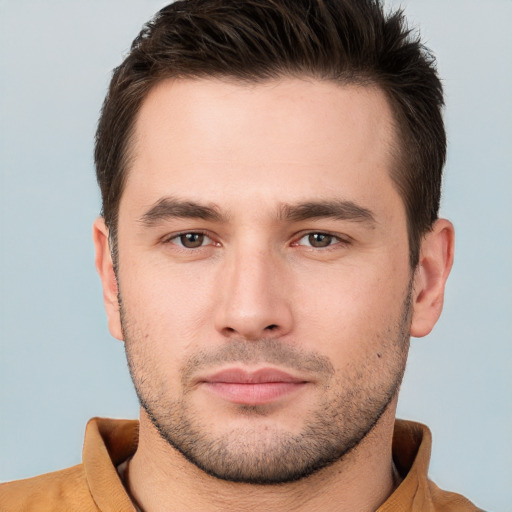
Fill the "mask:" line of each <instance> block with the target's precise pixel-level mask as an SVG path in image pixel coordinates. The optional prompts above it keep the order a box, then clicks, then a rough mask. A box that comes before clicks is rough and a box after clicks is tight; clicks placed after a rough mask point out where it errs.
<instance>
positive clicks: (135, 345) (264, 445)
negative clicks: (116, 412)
mask: <svg viewBox="0 0 512 512" xmlns="http://www.w3.org/2000/svg"><path fill="white" fill-rule="evenodd" d="M120 304H121V319H122V325H123V333H124V339H125V349H126V355H127V360H128V366H129V369H130V374H131V377H132V380H133V382H134V385H135V390H136V392H137V396H138V398H139V402H140V404H141V407H142V408H143V409H144V410H145V412H146V414H147V416H148V417H149V418H150V420H151V422H152V423H153V425H154V427H155V428H156V429H157V431H158V432H159V434H160V436H161V437H162V438H163V439H164V440H165V441H166V442H167V443H169V445H170V446H172V447H173V448H175V449H176V450H178V451H179V452H180V453H181V454H182V455H183V456H184V457H185V458H186V459H187V460H188V461H189V462H191V463H192V464H194V465H195V466H196V467H198V468H199V469H201V470H202V471H204V472H205V473H207V474H209V475H211V476H213V477H216V478H219V479H222V480H226V481H230V482H241V483H248V484H256V485H275V484H283V483H289V482H294V481H297V480H300V479H302V478H305V477H308V476H310V475H311V474H313V473H316V472H318V471H319V470H320V469H322V468H324V467H326V466H329V465H331V464H333V463H335V462H337V461H340V460H344V459H347V458H348V455H349V454H350V453H351V452H352V451H353V449H354V448H355V447H356V446H358V445H359V444H360V443H361V441H363V440H364V439H365V438H366V437H367V436H368V434H369V433H370V432H371V431H372V430H373V428H374V427H375V425H376V424H377V422H378V421H379V419H380V418H381V417H382V415H383V414H384V412H385V411H386V409H387V408H388V407H389V405H390V403H391V402H392V401H393V399H394V398H395V397H396V396H397V394H398V391H399V388H400V384H401V382H402V378H403V374H404V371H405V364H406V359H407V353H408V348H409V338H410V334H409V332H410V321H411V320H410V319H411V290H410V288H409V291H408V294H407V296H406V298H405V301H404V305H403V308H402V312H401V315H400V317H399V319H397V321H396V323H395V325H393V326H392V327H390V328H389V329H387V330H386V332H384V333H381V334H380V335H379V336H378V337H379V338H381V340H379V345H378V346H379V350H380V351H381V352H382V354H379V355H378V356H377V355H376V354H371V356H369V357H368V359H367V360H366V361H365V363H364V364H362V365H359V367H358V368H350V369H349V370H348V371H346V372H344V374H343V375H339V374H336V372H335V371H334V367H333V366H332V363H331V362H330V360H329V359H328V358H326V357H325V356H322V355H319V354H317V353H310V352H307V353H305V352H302V351H299V350H298V349H296V348H294V347H291V346H290V345H285V344H283V343H280V342H279V340H275V339H269V340H265V339H262V340H259V341H249V342H248V341H243V340H232V341H227V342H226V344H225V345H224V346H223V347H222V348H220V349H218V350H216V351H214V352H208V353H200V354H196V355H195V356H193V357H191V358H190V359H189V360H188V361H187V363H186V364H185V365H184V366H183V368H182V382H183V383H185V382H187V376H188V375H190V374H191V373H192V372H194V371H196V370H197V369H199V368H201V367H205V368H208V367H211V366H212V365H214V364H215V363H219V362H234V363H242V364H257V363H260V362H264V363H267V364H275V365H284V366H285V367H287V368H292V369H296V370H298V371H301V370H305V369H307V370H309V371H311V369H312V368H313V369H314V370H315V371H316V372H318V374H320V375H321V376H322V377H323V378H324V379H323V382H325V384H324V390H323V391H324V392H325V395H326V399H325V400H323V401H321V402H320V403H319V404H318V405H317V407H316V408H315V409H314V410H312V411H310V413H309V416H308V417H307V418H306V419H305V420H304V426H303V428H302V430H301V431H300V432H299V433H291V432H288V431H283V430H282V429H279V428H277V427H276V428H273V429H269V428H266V429H262V428H261V425H260V426H258V422H257V421H256V422H255V424H256V425H255V426H254V427H245V428H242V427H239V428H229V426H228V427H227V428H225V429H224V431H223V433H222V434H217V435H216V434H212V432H211V427H210V425H209V424H208V418H207V417H201V414H200V411H196V410H194V408H193V406H192V405H191V401H190V400H189V394H190V393H191V391H190V390H187V389H185V391H183V392H182V394H181V397H180V398H178V399H172V397H170V396H168V395H169V394H168V393H166V390H165V385H164V384H163V383H162V382H158V380H156V381H155V372H154V371H153V369H154V368H155V367H154V365H153V364H152V363H151V361H150V360H149V359H148V356H147V351H146V350H145V349H144V348H141V347H143V346H146V343H147V342H148V341H149V340H148V339H147V337H145V336H144V335H143V333H141V332H138V331H137V329H136V328H133V329H132V327H134V326H133V324H132V323H131V322H129V321H128V319H127V317H126V313H125V311H124V308H123V307H122V302H120ZM382 340H385V341H382ZM384 354H385V357H386V358H387V362H386V364H385V366H384V368H380V367H379V372H380V374H379V375H378V376H377V377H376V376H375V375H373V370H374V369H375V368H374V366H373V365H372V363H371V361H370V357H378V358H381V357H382V358H383V359H384ZM333 390H336V392H333ZM327 397H328V398H327ZM237 412H238V413H239V414H240V415H245V416H254V417H256V416H262V415H263V416H264V415H266V414H268V409H267V408H266V406H243V405H240V406H238V411H237ZM203 416H204V415H203Z"/></svg>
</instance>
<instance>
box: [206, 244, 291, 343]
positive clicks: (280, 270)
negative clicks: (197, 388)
mask: <svg viewBox="0 0 512 512" xmlns="http://www.w3.org/2000/svg"><path fill="white" fill-rule="evenodd" d="M283 265H284V262H281V261H279V258H278V257H276V256H273V255H272V254H271V251H264V250H255V251H250V250H246V251H238V253H237V254H236V255H234V256H233V257H231V258H229V259H227V261H226V262H225V266H224V268H223V272H222V276H220V285H219V299H220V300H219V302H218V308H217V311H216V318H215V324H216V325H215V326H216V329H217V330H218V331H219V332H220V333H221V334H222V335H223V336H225V337H228V338H236V339H245V340H260V339H263V338H279V337H282V336H284V335H286V334H288V333H289V332H290V331H291V329H292V327H293V318H292V308H291V290H290V287H289V286H287V285H286V272H285V268H284V266H283Z"/></svg>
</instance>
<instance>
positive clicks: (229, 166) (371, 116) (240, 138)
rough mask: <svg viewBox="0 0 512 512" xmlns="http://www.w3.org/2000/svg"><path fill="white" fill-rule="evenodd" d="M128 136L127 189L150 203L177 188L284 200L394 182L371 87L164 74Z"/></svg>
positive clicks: (383, 108)
mask: <svg viewBox="0 0 512 512" xmlns="http://www.w3.org/2000/svg"><path fill="white" fill-rule="evenodd" d="M132 142H133V144H132V151H131V157H132V158H131V159H130V160H131V165H130V167H129V171H128V177H127V185H126V187H127V189H130V188H132V189H135V190H136V191H137V194H138V195H139V196H140V200H141V201H146V202H149V201H154V200H155V199H156V198H157V197H156V196H158V195H164V194H172V195H176V194H178V195H180V194H182V192H183V191H186V192H187V197H190V198H191V199H194V200H210V199H211V200H212V201H213V202H216V203H219V202H222V200H223V199H225V198H227V197H229V193H232V194H235V195H238V196H241V195H244V194H248V193H250V194H251V195H252V197H254V195H258V194H260V195H264V196H266V197H267V198H268V199H269V200H271V199H276V200H277V199H279V200H284V201H285V202H286V200H287V199H288V198H287V197H286V196H287V195H289V194H291V195H294V197H290V198H289V199H290V200H292V201H293V200H295V199H304V198H305V199H310V198H311V196H315V195H325V194H331V195H344V194H345V193H347V194H350V189H351V187H352V188H353V186H356V188H358V191H359V192H360V193H363V195H364V191H365V188H366V189H367V190H368V191H369V190H370V189H372V188H373V189H375V188H376V187H382V185H383V183H386V185H387V186H390V185H391V180H390V177H389V171H390V168H391V166H392V162H393V159H392V153H393V146H394V129H393V115H392V112H391V109H390V107H389V104H388V101H387V99H386V97H385V95H384V93H383V92H382V91H381V90H379V89H378V88H375V87H358V86H354V85H339V84H336V83H333V82H331V81H318V80H313V79H308V80H306V79H299V78H283V79H280V80H276V81H268V82H262V83H256V84H246V83H244V84H240V83H236V82H233V81H228V80H215V79H208V80H206V79H205V80H165V81H162V82H160V83H159V84H157V85H156V86H155V87H154V88H153V89H152V90H151V91H150V92H149V94H148V96H147V97H146V99H145V100H144V102H143V104H142V106H141V109H140V111H139V114H138V116H137V119H136V122H135V129H134V137H133V141H132ZM351 183H352V184H351ZM125 192H127V190H125ZM205 194H207V195H208V196H209V197H206V198H205V197H204V195H205ZM142 196H144V197H142ZM150 196H151V197H150ZM191 196H193V197H191ZM295 196H296V197H295ZM299 196H300V197H299ZM370 199H371V198H370V197H368V200H370Z"/></svg>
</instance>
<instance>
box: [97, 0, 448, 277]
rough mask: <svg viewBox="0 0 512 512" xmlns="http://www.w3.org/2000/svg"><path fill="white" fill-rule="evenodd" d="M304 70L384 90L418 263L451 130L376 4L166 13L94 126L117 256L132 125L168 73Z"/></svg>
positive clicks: (417, 58) (183, 8) (259, 74)
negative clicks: (389, 111) (391, 120)
mask: <svg viewBox="0 0 512 512" xmlns="http://www.w3.org/2000/svg"><path fill="white" fill-rule="evenodd" d="M283 76H308V77H313V78H318V79H321V80H331V81H335V82H339V83H341V84H359V85H372V86H377V87H379V88H380V89H381V90H383V91H384V92H385V94H386V95H387V97H388V100H389V101H390V104H391V107H392V109H393V112H394V115H395V125H396V130H397V138H398V140H399V148H398V150H397V151H396V153H397V155H396V157H397V158H396V161H395V163H396V165H395V167H394V169H393V170H392V172H391V178H392V179H393V181H394V183H395V186H396V187H397V189H398V191H399V192H400V195H401V197H402V199H403V201H404V204H405V208H406V212H407V221H408V236H409V247H410V262H411V267H413V268H414V267H415V266H416V264H417V262H418V258H419V249H420V245H421V238H422V236H423V235H424V234H425V233H426V232H427V231H428V230H429V229H430V228H431V226H432V224H433V222H434V221H435V220H436V219H437V215H438V210H439V201H440V195H441V176H442V168H443V165H444V162H445V156H446V134H445V130H444V124H443V119H442V113H441V110H442V107H443V90H442V86H441V82H440V80H439V78H438V76H437V72H436V69H435V63H434V58H433V57H432V55H431V54H430V52H429V51H428V50H427V49H426V48H425V47H424V46H423V45H422V44H421V42H420V40H419V38H418V37H417V36H414V35H412V33H411V31H410V30H409V29H408V28H407V25H406V22H405V19H404V15H403V12H402V11H400V10H398V11H396V12H393V13H390V14H388V15H386V14H385V13H384V9H383V6H382V4H381V2H380V0H183V1H177V2H175V3H173V4H171V5H169V6H167V7H165V8H164V9H162V10H161V11H159V12H158V13H157V14H156V15H155V17H154V18H153V19H152V20H151V21H150V22H148V23H147V24H146V25H145V26H144V27H143V29H142V31H141V32H140V34H139V35H138V37H137V38H136V39H135V40H134V41H133V43H132V46H131V50H130V53H129V54H128V56H127V57H126V59H125V60H124V61H123V63H122V64H121V65H120V66H119V67H118V68H116V69H115V70H114V73H113V77H112V81H111V83H110V87H109V90H108V94H107V96H106V98H105V102H104V104H103V109H102V113H101V117H100V120H99V124H98V130H97V133H96V148H95V162H96V172H97V179H98V183H99V185H100V188H101V194H102V205H103V206H102V215H103V216H104V218H105V222H106V224H107V226H108V227H109V230H110V234H111V240H112V242H113V253H114V259H116V258H115V254H116V228H117V214H118V209H119V202H120V198H121V194H122V192H123V185H124V181H125V179H126V173H127V167H128V162H129V158H128V155H129V146H130V139H131V135H132V133H133V127H134V122H135V119H136V115H137V112H138V111H139V109H140V106H141V104H142V102H143V100H144V98H145V97H146V95H147V94H148V92H149V90H150V89H151V88H152V87H153V86H154V85H155V84H156V83H157V82H159V81H161V80H163V79H165V78H171V77H174V78H207V77H228V78H229V77H230V78H233V79H236V80H239V81H242V82H259V81H264V80H271V79H275V78H279V77H283Z"/></svg>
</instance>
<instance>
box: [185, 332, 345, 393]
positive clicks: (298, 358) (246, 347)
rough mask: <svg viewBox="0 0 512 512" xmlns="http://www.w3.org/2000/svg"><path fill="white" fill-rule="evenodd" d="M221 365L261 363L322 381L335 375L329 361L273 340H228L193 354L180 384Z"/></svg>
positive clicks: (326, 358)
mask: <svg viewBox="0 0 512 512" xmlns="http://www.w3.org/2000/svg"><path fill="white" fill-rule="evenodd" d="M225 363H239V364H245V365H256V364H261V363H265V364H271V365H276V366H280V367H285V368H288V369H291V370H295V371H297V372H300V373H307V374H309V373H312V374H315V375H322V376H325V377H330V376H332V375H333V374H334V373H335V369H334V366H333V364H332V363H331V361H330V359H329V358H328V357H326V356H324V355H321V354H318V353H315V352H305V351H303V350H300V349H298V348H297V347H294V346H293V345H288V344H285V343H282V342H280V341H278V340H275V339H264V338H263V339H259V340H254V341H247V340H231V341H229V342H227V343H225V344H224V345H222V346H220V347H218V348H215V349H212V350H201V351H199V352H197V353H196V354H194V355H193V356H191V357H189V358H188V359H187V361H186V362H185V364H184V365H183V367H182V381H183V383H184V384H186V383H187V382H189V381H190V379H191V378H192V377H193V375H194V374H196V373H197V372H199V371H201V370H206V369H209V368H212V367H216V366H219V365H223V364H225Z"/></svg>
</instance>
